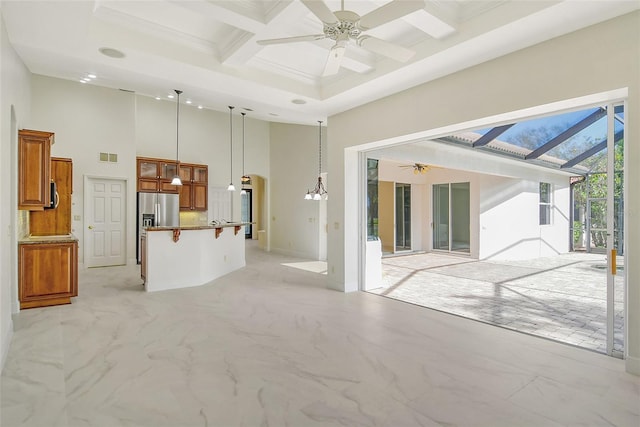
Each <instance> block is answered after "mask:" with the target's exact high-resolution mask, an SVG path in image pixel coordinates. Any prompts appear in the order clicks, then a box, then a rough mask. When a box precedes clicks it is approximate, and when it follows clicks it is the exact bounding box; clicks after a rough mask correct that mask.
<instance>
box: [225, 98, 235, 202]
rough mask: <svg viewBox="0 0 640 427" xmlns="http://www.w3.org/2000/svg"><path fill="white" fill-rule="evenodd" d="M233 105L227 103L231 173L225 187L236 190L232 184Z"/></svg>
mask: <svg viewBox="0 0 640 427" xmlns="http://www.w3.org/2000/svg"><path fill="white" fill-rule="evenodd" d="M234 108H235V107H232V106H231V105H229V148H230V152H231V175H230V177H229V178H230V179H229V186H228V187H227V190H229V191H236V187H235V186H234V185H233V109H234Z"/></svg>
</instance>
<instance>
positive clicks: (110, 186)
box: [84, 176, 127, 267]
mask: <svg viewBox="0 0 640 427" xmlns="http://www.w3.org/2000/svg"><path fill="white" fill-rule="evenodd" d="M126 212H127V181H126V179H113V178H97V177H89V176H85V178H84V218H85V229H84V263H85V266H87V267H110V266H114V265H125V264H126V240H127V239H126V231H127V215H126Z"/></svg>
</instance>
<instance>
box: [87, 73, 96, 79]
mask: <svg viewBox="0 0 640 427" xmlns="http://www.w3.org/2000/svg"><path fill="white" fill-rule="evenodd" d="M87 77H89V78H90V79H95V78H96V75H95V74H87Z"/></svg>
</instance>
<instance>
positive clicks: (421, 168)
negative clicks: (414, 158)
mask: <svg viewBox="0 0 640 427" xmlns="http://www.w3.org/2000/svg"><path fill="white" fill-rule="evenodd" d="M398 167H400V168H413V174H414V175H418V174H421V173H422V174H424V173H427V172H428V171H429V170H431V169H433V168H435V167H436V166H431V165H425V164H424V163H414V164H412V165H404V166H398Z"/></svg>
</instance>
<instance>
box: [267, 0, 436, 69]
mask: <svg viewBox="0 0 640 427" xmlns="http://www.w3.org/2000/svg"><path fill="white" fill-rule="evenodd" d="M301 1H302V3H303V4H304V5H305V6H306V7H307V8H308V9H309V10H310V11H311V12H312V13H313V14H314V15H315V16H316V17H318V19H320V21H322V23H323V25H324V27H323V29H322V31H323V33H322V34H310V35H306V36H295V37H285V38H279V39H268V40H258V42H257V43H258V44H260V45H270V44H281V43H294V42H304V41H314V40H322V39H331V40H335V42H336V43H335V44H334V45H333V47H332V48H331V51H330V52H329V56H328V58H327V62H326V65H325V67H324V73H323V75H325V76H329V75H333V74H336V73H337V72H338V70H339V69H340V64H341V63H342V57H343V56H344V52H345V50H346V47H347V44H348V43H349V41H351V40H352V41H354V42H355V43H356V44H357V45H358V46H361V47H363V48H364V49H367V50H369V51H371V52H374V53H378V54H380V55H384V56H386V57H388V58H391V59H394V60H396V61H399V62H407V61H408V60H409V59H411V58H412V57H413V55H415V52H414V51H413V50H411V49H407V48H405V47H403V46H400V45H398V44H395V43H390V42H388V41H385V40H382V39H379V38H377V37H373V36H369V35H366V34H363V33H364V32H365V31H367V30H370V29H372V28H375V27H378V26H380V25H382V24H386V23H387V22H391V21H394V20H396V19H398V18H402V17H403V16H405V15H408V14H410V13H412V12H415V11H416V10H419V9H422V8H424V6H425V3H424V0H393V1H391V2H389V3H387V4H385V5H384V6H380V7H379V8H377V9H375V10H373V11H371V12H369V13H367V14H366V15H364V16H360V15H358V14H357V13H355V12H351V11H350V10H345V9H344V0H342V2H341V10H338V11H335V12H332V11H331V10H330V9H329V8H328V7H327V5H326V4H325V3H324V2H323V1H319V0H301Z"/></svg>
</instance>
